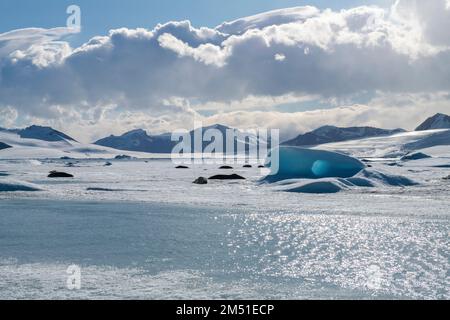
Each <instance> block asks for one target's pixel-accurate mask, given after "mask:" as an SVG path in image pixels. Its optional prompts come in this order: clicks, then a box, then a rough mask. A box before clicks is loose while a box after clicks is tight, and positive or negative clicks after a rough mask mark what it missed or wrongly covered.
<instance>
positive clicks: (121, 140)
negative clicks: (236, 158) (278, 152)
mask: <svg viewBox="0 0 450 320" xmlns="http://www.w3.org/2000/svg"><path fill="white" fill-rule="evenodd" d="M209 129H215V130H218V131H219V132H220V133H221V134H222V137H223V140H222V144H223V146H224V148H225V147H226V142H227V140H226V133H227V130H236V129H232V128H230V127H227V126H224V125H220V124H216V125H213V126H209V127H204V128H198V129H196V130H192V131H190V132H189V135H190V137H191V142H192V148H191V152H194V149H193V144H194V135H195V132H196V131H202V132H203V133H204V132H205V131H207V130H209ZM202 132H198V133H199V134H200V136H203V134H202ZM237 132H238V133H239V132H240V131H237ZM248 137H249V139H246V141H242V140H240V139H239V138H235V150H234V152H237V148H238V145H239V144H240V146H239V147H240V148H245V150H247V149H248V147H249V145H251V144H253V145H257V141H258V137H257V136H255V135H252V134H250V135H248ZM178 143H179V141H172V134H171V133H164V134H161V135H149V134H148V133H147V132H146V131H145V130H141V129H138V130H133V131H130V132H127V133H124V134H123V135H121V136H114V135H111V136H109V137H107V138H103V139H100V140H98V141H96V142H94V144H96V145H99V146H103V147H109V148H114V149H119V150H125V151H139V152H149V153H171V152H172V150H173V148H174V147H175V146H176V145H177V144H178ZM209 144H211V141H202V150H204V149H205V148H206V146H208V145H209Z"/></svg>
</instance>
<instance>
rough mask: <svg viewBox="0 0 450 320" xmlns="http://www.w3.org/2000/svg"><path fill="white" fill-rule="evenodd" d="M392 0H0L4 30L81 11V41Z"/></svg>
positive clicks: (76, 40) (53, 23)
mask: <svg viewBox="0 0 450 320" xmlns="http://www.w3.org/2000/svg"><path fill="white" fill-rule="evenodd" d="M390 3H392V0H340V1H334V0H333V1H330V0H275V1H274V0H190V1H188V0H151V1H149V0H128V1H124V0H78V1H74V0H38V1H37V0H2V1H0V33H2V32H6V31H10V30H14V29H21V28H29V27H41V28H53V27H60V26H64V25H65V22H66V19H67V15H66V8H67V7H68V6H69V5H71V4H76V5H78V6H80V8H81V10H82V24H83V30H82V33H81V34H79V35H77V36H75V37H73V38H72V39H70V41H71V42H72V44H74V45H79V44H80V43H82V42H85V41H87V40H88V39H89V38H91V37H93V36H96V35H104V34H107V32H108V31H109V30H110V29H116V28H120V27H127V28H136V27H144V28H149V29H152V28H153V27H154V26H155V25H156V24H158V23H161V22H162V23H164V22H167V21H171V20H186V19H187V20H190V21H191V22H192V23H193V25H194V26H208V27H214V26H216V25H218V24H220V23H222V22H223V21H231V20H234V19H237V18H241V17H244V16H248V15H253V14H257V13H260V12H264V11H269V10H273V9H280V8H286V7H294V6H303V5H313V6H316V7H318V8H321V9H325V8H331V9H333V10H339V9H342V8H351V7H355V6H359V5H375V4H376V5H381V6H385V5H388V4H390Z"/></svg>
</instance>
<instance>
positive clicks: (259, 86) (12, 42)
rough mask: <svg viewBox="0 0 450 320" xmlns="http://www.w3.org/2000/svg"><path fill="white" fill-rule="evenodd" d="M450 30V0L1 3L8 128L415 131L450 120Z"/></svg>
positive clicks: (91, 135)
mask: <svg viewBox="0 0 450 320" xmlns="http://www.w3.org/2000/svg"><path fill="white" fill-rule="evenodd" d="M72 4H75V5H77V6H78V7H79V8H80V10H81V29H80V30H78V29H73V28H67V26H66V25H67V24H66V20H67V18H68V16H69V15H68V14H67V13H66V9H67V7H68V6H69V5H72ZM277 9H278V10H277ZM271 10H277V11H271ZM256 14H259V15H257V16H252V15H256ZM249 16H252V17H249ZM226 22H228V23H226ZM449 30H450V1H448V0H430V1H426V2H424V1H419V0H397V1H394V0H378V1H377V0H343V1H330V0H328V1H327V0H309V1H308V0H305V1H304V0H302V1H300V0H298V1H295V0H276V1H274V0H270V1H269V0H239V1H234V0H232V1H223V0H183V1H181V0H178V1H175V0H165V1H162V0H154V1H146V0H130V1H121V0H108V1H107V0H94V1H93V0H79V1H65V0H41V1H33V0H2V1H1V2H0V126H3V127H22V126H27V125H30V124H42V125H51V126H53V127H55V128H56V129H59V130H63V131H65V132H67V133H69V134H71V135H72V136H74V137H75V138H77V139H79V140H81V141H85V142H89V141H93V140H95V139H98V138H101V137H103V136H106V135H109V134H121V133H123V132H125V131H128V130H132V129H136V128H143V129H146V130H148V131H149V132H150V133H161V132H166V131H171V130H175V129H179V128H181V127H187V126H189V124H190V123H193V119H196V121H198V120H200V121H203V122H204V123H205V124H212V123H223V124H227V125H230V126H233V127H239V128H242V129H248V128H255V127H265V126H268V127H270V128H275V129H280V130H281V132H282V136H283V137H284V138H289V137H292V136H294V135H296V134H299V133H301V132H305V131H308V130H311V129H315V128H316V127H318V126H321V125H340V126H349V125H371V126H378V127H386V128H396V127H403V128H406V129H413V128H414V127H415V126H417V125H418V124H419V123H420V122H421V121H422V120H424V118H426V117H427V116H429V115H432V114H434V113H436V112H443V113H445V112H447V113H449V112H448V111H449V110H450V109H449V103H450V89H449V88H450V49H449V47H450V31H449Z"/></svg>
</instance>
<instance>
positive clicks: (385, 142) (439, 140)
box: [314, 130, 450, 162]
mask: <svg viewBox="0 0 450 320" xmlns="http://www.w3.org/2000/svg"><path fill="white" fill-rule="evenodd" d="M314 149H320V150H329V151H337V152H340V153H344V154H348V155H351V156H353V157H356V158H359V159H361V158H401V157H403V156H405V155H408V154H410V153H413V152H422V153H424V154H427V155H430V156H434V155H436V156H440V157H446V158H450V130H426V131H413V132H403V133H397V134H393V135H389V136H379V137H372V138H365V139H359V140H349V141H341V142H332V143H326V144H322V145H319V146H317V147H314ZM447 162H448V160H447Z"/></svg>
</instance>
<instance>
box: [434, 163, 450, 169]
mask: <svg viewBox="0 0 450 320" xmlns="http://www.w3.org/2000/svg"><path fill="white" fill-rule="evenodd" d="M433 168H450V164H440V165H437V166H433Z"/></svg>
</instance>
